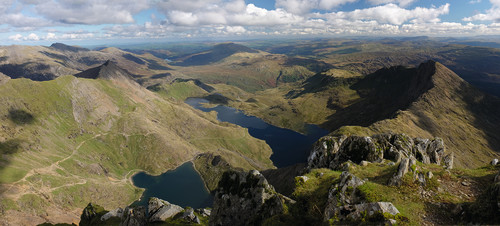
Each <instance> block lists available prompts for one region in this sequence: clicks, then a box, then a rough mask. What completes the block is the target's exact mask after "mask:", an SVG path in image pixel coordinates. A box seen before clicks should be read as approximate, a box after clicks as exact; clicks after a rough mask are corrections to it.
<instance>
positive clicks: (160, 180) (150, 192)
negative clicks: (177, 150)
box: [132, 162, 213, 208]
mask: <svg viewBox="0 0 500 226" xmlns="http://www.w3.org/2000/svg"><path fill="white" fill-rule="evenodd" d="M132 181H133V182H134V185H135V186H136V187H140V188H145V189H146V190H145V191H144V193H143V194H142V197H141V199H140V200H138V201H136V202H135V203H134V205H141V206H147V203H148V200H149V198H151V197H157V198H159V199H163V200H166V201H168V202H170V203H173V204H176V205H179V206H181V207H186V206H190V207H193V208H204V207H210V206H212V202H213V197H212V196H211V195H210V193H209V192H208V190H207V189H206V188H205V185H204V184H203V180H202V179H201V177H200V175H199V174H198V172H196V170H195V169H194V166H193V163H191V162H187V163H184V164H182V165H181V166H179V167H177V168H176V169H174V170H170V171H167V172H165V173H163V174H161V175H158V176H151V175H149V174H147V173H144V172H141V173H138V174H135V175H134V176H132Z"/></svg>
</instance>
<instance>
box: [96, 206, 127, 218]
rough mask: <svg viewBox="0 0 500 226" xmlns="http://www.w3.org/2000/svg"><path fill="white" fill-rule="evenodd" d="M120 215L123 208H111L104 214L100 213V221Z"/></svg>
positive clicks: (119, 216) (120, 216)
mask: <svg viewBox="0 0 500 226" xmlns="http://www.w3.org/2000/svg"><path fill="white" fill-rule="evenodd" d="M122 216H123V209H122V208H117V209H114V210H111V211H109V212H107V213H106V214H104V215H102V217H101V221H107V220H108V219H109V218H112V217H118V218H120V219H121V218H122Z"/></svg>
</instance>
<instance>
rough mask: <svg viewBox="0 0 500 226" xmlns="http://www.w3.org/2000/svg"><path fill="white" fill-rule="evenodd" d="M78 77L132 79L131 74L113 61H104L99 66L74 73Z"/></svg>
mask: <svg viewBox="0 0 500 226" xmlns="http://www.w3.org/2000/svg"><path fill="white" fill-rule="evenodd" d="M75 77H78V78H90V79H112V78H124V79H132V75H131V74H130V73H128V72H127V71H125V70H123V69H121V68H120V67H118V66H117V65H116V64H115V63H113V62H111V61H109V60H108V61H106V63H104V64H103V65H101V66H98V67H94V68H90V69H88V70H86V71H82V72H80V73H78V74H75Z"/></svg>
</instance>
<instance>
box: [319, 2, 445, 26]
mask: <svg viewBox="0 0 500 226" xmlns="http://www.w3.org/2000/svg"><path fill="white" fill-rule="evenodd" d="M449 8H450V4H448V3H447V4H445V5H442V6H441V7H439V8H435V7H432V8H422V7H416V8H415V9H412V10H408V9H404V8H401V7H399V6H397V5H395V4H387V5H383V6H376V7H372V8H366V9H356V10H354V11H351V12H336V13H330V14H327V15H326V18H328V19H329V20H336V19H345V20H351V21H356V20H360V21H370V20H373V21H377V22H378V23H388V24H394V25H401V24H403V23H406V22H409V21H410V22H412V23H423V22H434V23H436V22H439V21H440V19H439V16H440V15H443V14H448V13H449Z"/></svg>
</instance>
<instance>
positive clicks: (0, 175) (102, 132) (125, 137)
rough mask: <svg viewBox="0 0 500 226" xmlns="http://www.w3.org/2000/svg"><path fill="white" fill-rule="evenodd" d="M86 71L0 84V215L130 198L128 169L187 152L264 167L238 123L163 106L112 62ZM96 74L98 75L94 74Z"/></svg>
mask: <svg viewBox="0 0 500 226" xmlns="http://www.w3.org/2000/svg"><path fill="white" fill-rule="evenodd" d="M100 69H101V70H99V74H97V75H93V76H92V75H91V72H92V71H88V72H86V73H88V74H87V75H88V77H95V78H97V79H84V78H76V77H74V76H61V77H59V78H57V79H54V80H52V81H46V82H35V81H31V80H28V79H11V80H9V81H8V82H7V83H5V84H3V85H0V96H1V97H2V98H1V100H0V106H2V107H1V108H0V124H1V125H2V126H1V127H0V151H1V154H2V159H1V161H0V196H1V198H0V200H1V201H0V210H1V211H0V213H1V217H0V219H1V220H0V222H1V223H5V222H9V224H21V225H22V224H37V223H43V222H45V221H49V222H53V223H57V222H72V221H73V222H74V221H76V222H77V218H78V216H79V215H80V213H81V210H82V209H83V208H84V207H85V206H86V205H87V203H88V202H97V203H98V204H99V205H102V206H104V207H106V208H109V209H111V208H116V207H118V206H124V205H128V204H130V203H131V202H132V201H134V200H135V199H137V198H138V197H139V196H140V194H141V190H139V189H137V188H135V187H133V186H132V185H131V182H130V180H129V179H130V176H131V175H132V174H133V173H134V172H137V171H140V170H146V171H148V172H150V173H153V174H159V173H162V172H164V171H166V170H168V169H172V168H173V167H176V166H178V165H180V164H181V163H183V162H185V161H189V160H191V159H193V158H194V156H196V155H197V154H200V153H205V152H211V153H214V154H219V155H223V156H227V159H228V162H229V164H231V165H233V166H238V167H242V168H246V169H266V168H270V167H272V163H271V161H270V160H269V157H270V155H271V150H270V148H269V147H268V146H267V144H266V143H265V142H263V141H260V140H257V139H254V138H252V137H251V136H250V135H249V134H248V132H247V131H246V130H245V129H242V128H241V127H238V126H234V125H230V124H227V123H219V122H218V121H217V119H216V117H215V116H214V115H211V114H206V113H202V112H200V111H196V110H193V109H192V108H191V107H189V106H187V105H185V104H183V103H181V102H177V103H173V102H171V101H168V100H165V99H163V98H161V97H160V96H158V95H156V94H154V93H152V92H150V91H148V90H146V89H145V88H142V87H141V86H139V85H138V84H137V83H136V82H134V81H133V80H131V79H128V78H127V77H126V76H113V75H117V74H120V73H121V69H118V67H116V66H115V65H113V64H112V63H107V65H102V66H100ZM102 78H105V79H102Z"/></svg>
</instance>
